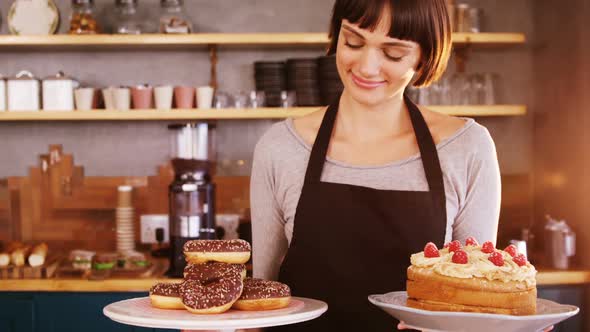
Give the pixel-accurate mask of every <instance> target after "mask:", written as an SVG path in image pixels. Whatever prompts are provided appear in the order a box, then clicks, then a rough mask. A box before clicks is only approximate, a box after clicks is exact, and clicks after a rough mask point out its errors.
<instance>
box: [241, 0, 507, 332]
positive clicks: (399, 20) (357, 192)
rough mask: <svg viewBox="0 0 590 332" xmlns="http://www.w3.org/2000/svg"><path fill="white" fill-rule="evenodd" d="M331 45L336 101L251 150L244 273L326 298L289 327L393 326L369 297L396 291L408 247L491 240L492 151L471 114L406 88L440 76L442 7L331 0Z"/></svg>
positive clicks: (446, 49) (414, 1)
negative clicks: (247, 268)
mask: <svg viewBox="0 0 590 332" xmlns="http://www.w3.org/2000/svg"><path fill="white" fill-rule="evenodd" d="M330 37H331V42H330V47H329V50H328V53H329V54H333V55H335V57H336V65H337V68H338V74H339V76H340V79H341V80H342V82H343V85H344V90H343V92H342V95H341V96H340V98H339V99H338V100H336V101H335V102H334V103H333V104H332V105H330V106H329V107H328V108H322V109H319V110H318V111H317V112H314V113H312V114H310V115H308V116H305V117H301V118H297V119H295V120H294V119H287V120H286V121H284V122H280V123H278V124H276V125H274V126H273V127H272V128H271V129H270V130H269V131H268V132H267V133H266V134H265V135H264V136H263V137H262V138H261V139H260V141H259V143H258V144H257V146H256V149H255V152H254V162H253V166H252V177H251V195H250V197H251V204H252V205H251V210H252V228H253V263H254V275H255V276H256V277H260V278H265V279H277V278H278V279H279V280H280V281H282V282H283V283H286V284H288V285H289V286H290V287H291V289H292V292H293V295H294V296H304V297H311V298H318V299H321V300H324V301H326V302H328V305H329V310H328V312H327V314H326V315H325V316H323V317H320V318H319V319H317V320H315V321H313V322H310V323H306V324H302V325H295V326H289V327H285V329H287V330H289V331H291V330H295V331H298V330H300V329H301V330H305V331H331V330H335V329H338V328H339V327H342V329H343V330H346V331H392V330H394V328H395V326H396V325H395V324H396V323H397V322H395V321H394V320H393V319H392V318H391V317H389V316H387V314H385V313H383V312H381V311H380V310H379V309H378V308H377V307H372V306H371V305H370V303H369V302H368V301H367V296H368V295H369V294H378V293H387V292H389V291H396V290H404V289H405V282H406V270H407V267H408V266H409V265H410V261H409V258H410V255H411V254H412V253H413V252H418V251H421V250H422V247H423V244H424V243H427V242H434V243H436V244H437V245H438V246H439V247H442V246H443V244H444V242H450V241H451V240H455V239H457V240H461V241H464V240H465V238H466V237H467V236H469V235H473V236H475V237H476V238H477V240H478V241H480V242H485V241H493V242H495V240H496V232H497V226H498V216H499V207H500V175H499V169H498V161H497V158H496V151H495V147H494V143H493V141H492V140H491V138H490V135H489V133H488V131H487V130H486V129H485V128H484V127H482V126H480V125H478V124H477V123H475V122H474V121H473V120H471V119H463V118H455V117H450V116H446V115H442V114H439V113H435V112H432V111H430V110H428V109H425V108H423V107H418V106H417V105H415V104H414V103H413V102H412V101H411V100H410V99H409V98H408V97H406V96H405V94H404V91H405V90H406V88H407V87H408V86H409V85H410V84H413V85H415V86H418V87H422V86H427V85H428V84H431V83H432V82H434V81H436V80H437V79H438V78H439V77H440V76H441V75H442V73H443V72H444V71H445V68H446V65H447V61H448V59H449V55H450V52H451V30H450V24H449V18H448V14H447V11H446V4H445V0H336V2H335V4H334V9H333V16H332V20H331V28H330Z"/></svg>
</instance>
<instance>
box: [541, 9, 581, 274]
mask: <svg viewBox="0 0 590 332" xmlns="http://www.w3.org/2000/svg"><path fill="white" fill-rule="evenodd" d="M588 18H590V6H589V4H588V1H586V0H574V1H571V2H570V3H568V6H566V7H563V8H562V9H561V10H560V11H558V12H556V11H555V10H554V3H553V2H552V1H549V0H544V1H539V2H538V4H537V5H536V10H535V16H534V19H535V24H536V27H537V33H538V36H539V38H538V41H539V43H538V48H537V49H536V51H535V61H534V68H535V76H534V82H535V90H536V91H537V99H536V101H535V108H536V109H537V112H536V113H535V117H534V120H535V121H534V124H535V130H534V137H535V142H536V144H535V158H534V165H535V194H536V200H535V211H536V219H537V220H538V221H541V222H543V221H544V215H545V214H550V215H552V216H553V217H555V218H559V219H565V220H566V221H567V222H568V223H569V224H570V225H572V226H573V228H574V230H575V231H576V232H577V235H578V248H577V249H578V255H577V257H576V258H575V263H576V264H579V265H581V266H584V267H590V263H589V262H588V260H587V259H586V257H585V253H587V252H589V251H590V227H589V226H588V219H589V218H590V211H589V210H588V205H587V201H586V199H588V197H590V173H589V172H588V167H589V166H590V159H589V158H588V153H587V151H588V146H590V135H588V126H589V125H590V116H589V115H588V110H589V109H590V96H589V95H588V91H590V74H589V73H590V63H589V61H588V59H590V42H589V41H588V38H587V31H588V28H587V26H586V24H587V22H588ZM556 27H558V28H557V29H556ZM539 226H542V223H540V224H539ZM538 233H541V228H540V227H539V228H538Z"/></svg>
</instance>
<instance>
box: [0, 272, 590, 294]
mask: <svg viewBox="0 0 590 332" xmlns="http://www.w3.org/2000/svg"><path fill="white" fill-rule="evenodd" d="M156 282H180V279H166V278H160V279H106V280H98V281H97V280H80V279H24V280H19V279H4V280H0V292H17V291H31V292H33V291H38V292H147V291H148V290H149V289H150V287H152V285H154V284H155V283H156ZM586 283H590V270H569V271H558V270H541V271H540V272H539V273H538V274H537V285H538V286H549V285H580V284H586Z"/></svg>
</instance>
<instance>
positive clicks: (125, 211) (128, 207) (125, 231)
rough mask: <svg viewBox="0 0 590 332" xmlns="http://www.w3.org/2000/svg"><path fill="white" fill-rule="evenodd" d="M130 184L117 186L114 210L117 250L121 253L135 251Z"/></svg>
mask: <svg viewBox="0 0 590 332" xmlns="http://www.w3.org/2000/svg"><path fill="white" fill-rule="evenodd" d="M132 189H133V188H132V187H131V186H119V188H118V199H117V201H118V203H117V211H116V221H117V251H118V252H119V253H121V254H131V253H133V252H135V231H134V229H133V219H134V218H133V217H134V211H133V206H132V204H131V191H132Z"/></svg>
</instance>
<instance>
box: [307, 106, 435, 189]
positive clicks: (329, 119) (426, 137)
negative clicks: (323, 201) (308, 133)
mask: <svg viewBox="0 0 590 332" xmlns="http://www.w3.org/2000/svg"><path fill="white" fill-rule="evenodd" d="M339 101H340V98H337V99H336V100H335V101H334V102H333V103H332V104H331V105H330V106H328V109H327V110H326V113H325V114H324V118H323V120H322V124H321V126H320V129H319V131H318V134H317V136H316V139H315V142H314V143H313V148H312V150H311V155H310V157H309V162H308V163H307V171H306V173H305V183H318V182H320V178H321V176H322V171H323V168H324V162H325V160H326V154H327V152H328V146H329V144H330V138H331V137H332V131H333V129H334V123H335V122H336V114H337V113H338V106H339ZM404 101H405V103H406V105H407V107H408V110H409V113H410V119H411V121H412V126H413V128H414V133H415V135H416V140H417V142H418V147H419V149H420V155H421V157H422V164H423V166H424V172H425V174H426V179H427V181H428V187H429V190H430V191H432V192H434V194H435V197H445V191H444V182H443V176H442V170H441V168H440V161H439V159H438V153H437V152H436V145H435V144H434V140H433V139H432V135H431V134H430V130H429V129H428V126H427V125H426V121H424V117H423V116H422V113H421V112H420V110H419V109H418V107H417V106H416V104H414V103H413V102H412V101H411V100H410V98H408V96H406V95H404Z"/></svg>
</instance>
